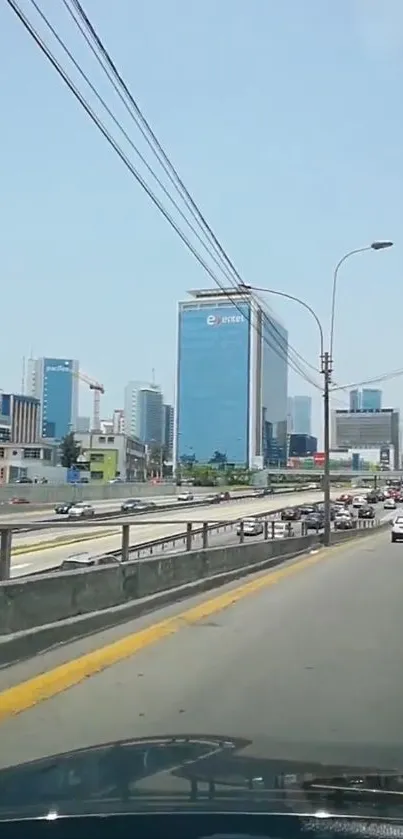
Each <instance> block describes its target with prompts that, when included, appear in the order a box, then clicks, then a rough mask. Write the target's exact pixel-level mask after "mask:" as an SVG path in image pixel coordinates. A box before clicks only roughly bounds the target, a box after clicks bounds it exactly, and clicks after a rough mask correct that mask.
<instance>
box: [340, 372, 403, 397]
mask: <svg viewBox="0 0 403 839" xmlns="http://www.w3.org/2000/svg"><path fill="white" fill-rule="evenodd" d="M399 376H403V368H399V369H398V370H391V371H390V373H383V374H382V375H380V376H377V377H376V378H374V379H366V380H365V381H362V382H353V383H352V384H349V385H343V387H332V388H331V390H330V393H333V392H334V391H335V390H352V389H353V388H356V387H365V385H377V384H381V383H382V382H388V381H390V380H391V379H397V378H398V377H399Z"/></svg>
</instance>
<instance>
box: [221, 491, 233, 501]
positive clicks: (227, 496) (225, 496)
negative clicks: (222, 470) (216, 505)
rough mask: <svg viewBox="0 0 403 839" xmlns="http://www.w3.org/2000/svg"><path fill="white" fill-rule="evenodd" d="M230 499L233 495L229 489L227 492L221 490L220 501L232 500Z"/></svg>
mask: <svg viewBox="0 0 403 839" xmlns="http://www.w3.org/2000/svg"><path fill="white" fill-rule="evenodd" d="M230 500H231V496H230V494H229V492H227V491H226V492H220V501H230Z"/></svg>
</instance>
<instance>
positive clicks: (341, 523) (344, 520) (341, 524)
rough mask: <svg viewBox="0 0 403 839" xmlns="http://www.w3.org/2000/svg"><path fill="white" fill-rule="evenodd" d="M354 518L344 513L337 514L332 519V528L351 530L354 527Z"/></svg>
mask: <svg viewBox="0 0 403 839" xmlns="http://www.w3.org/2000/svg"><path fill="white" fill-rule="evenodd" d="M355 524H356V520H355V519H354V518H353V517H352V516H350V515H348V514H347V513H346V514H343V513H342V514H341V515H337V516H336V518H335V520H334V529H335V530H352V529H353V527H355Z"/></svg>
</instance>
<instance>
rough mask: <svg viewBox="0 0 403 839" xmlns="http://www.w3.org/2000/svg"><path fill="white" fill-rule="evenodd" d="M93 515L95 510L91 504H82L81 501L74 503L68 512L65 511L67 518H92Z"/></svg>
mask: <svg viewBox="0 0 403 839" xmlns="http://www.w3.org/2000/svg"><path fill="white" fill-rule="evenodd" d="M94 515H95V510H94V508H93V507H92V506H91V504H84V503H83V502H81V501H80V502H79V503H78V504H74V506H73V507H70V510H69V512H68V513H67V518H69V519H92V517H93V516H94Z"/></svg>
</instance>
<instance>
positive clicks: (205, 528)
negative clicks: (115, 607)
mask: <svg viewBox="0 0 403 839" xmlns="http://www.w3.org/2000/svg"><path fill="white" fill-rule="evenodd" d="M244 497H248V498H249V497H251V496H250V495H247V496H244ZM252 497H253V496H252ZM225 503H227V502H225ZM200 504H201V505H202V506H203V502H200ZM192 506H195V505H194V504H193V505H192ZM199 506H200V505H199ZM284 509H285V508H284V507H280V508H278V509H277V510H270V511H267V512H266V513H264V512H262V513H254V514H253V513H251V517H253V518H259V519H260V520H261V522H262V532H261V534H253V535H254V536H255V535H257V536H259V535H260V536H261V537H262V540H263V541H268V540H276V539H278V538H279V534H278V530H277V528H276V520H278V519H279V518H280V517H281V513H282V511H283V510H284ZM245 517H246V516H245V514H244V516H243V517H239V516H238V517H235V518H233V519H227V520H224V521H223V520H219V521H217V520H214V519H212V518H210V519H209V520H206V521H204V522H201V523H200V522H190V521H188V520H183V521H181V520H178V519H176V520H175V521H172V520H162V521H161V519H158V521H157V522H156V520H145V519H144V518H143V519H142V520H141V521H138V522H136V521H135V520H133V519H131V521H127V517H125V520H124V523H122V524H121V525H120V526H121V533H122V536H121V547H120V548H119V549H117V550H113V551H106V552H103V553H102V554H101V553H100V554H99V557H100V559H99V563H98V564H101V563H102V564H103V565H105V564H107V562H108V559H110V562H111V563H113V562H116V561H120V562H128V561H130V560H131V559H136V560H144V559H146V558H147V557H150V556H153V555H155V554H159V553H165V554H167V553H171V554H172V553H180V552H182V551H184V552H187V553H188V552H190V551H192V550H194V549H195V548H200V549H202V550H205V549H207V548H208V547H211V542H210V537H211V535H213V534H219V533H225V532H231V531H233V530H235V529H238V528H239V543H240V544H242V543H243V542H244V541H245V532H244V527H243V518H245ZM156 523H158V526H161V525H163V526H164V525H168V526H170V525H182V524H183V525H184V529H183V530H182V531H179V532H176V533H174V534H172V535H169V536H163V537H160V538H159V539H158V538H157V539H151V540H147V541H145V542H141V543H136V544H134V545H131V544H130V530H131V528H132V527H136V526H141V527H143V526H152V525H155V524H156ZM93 524H94V526H97V527H105V526H106V527H109V526H110V522H109V521H101V520H99V521H97V522H94V523H93ZM119 524H120V522H119ZM195 524H196V526H195ZM377 524H378V522H377V521H375V520H365V519H364V520H360V519H355V520H354V527H355V529H357V530H365V529H367V528H370V527H374V526H376V525H377ZM53 526H54V523H53ZM59 526H64V527H65V526H66V523H60V525H59ZM293 526H295V522H289V523H288V538H290V537H291V538H292V535H293V533H292V528H293ZM71 527H72V529H80V528H83V527H85V528H88V522H74V523H71ZM13 529H14V526H13V525H10V526H8V527H6V528H3V529H0V580H7V579H9V578H10V571H11V550H12V532H13ZM314 532H316V535H319V534H320V533H321V529H320V528H317V529H316V531H314ZM349 533H350V534H351V531H350V532H349ZM301 535H302V536H304V535H307V530H306V525H305V522H304V520H303V519H302V520H301ZM286 538H287V536H286ZM343 538H344V534H343ZM254 542H255V543H256V539H254ZM59 546H60V547H62V545H58V544H57V543H55V548H57V547H59ZM38 550H40V548H38ZM95 560H96V557H94V565H95V564H96V562H95ZM60 566H61V563H60V562H59V563H57V564H55V565H54V566H52V567H49V566H48V567H47V568H46V569H45V570H40V571H34V572H31V573H30V574H25V575H24V576H27V577H28V576H29V577H33V576H41V575H44V574H49V573H52V572H55V571H58V570H60Z"/></svg>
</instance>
